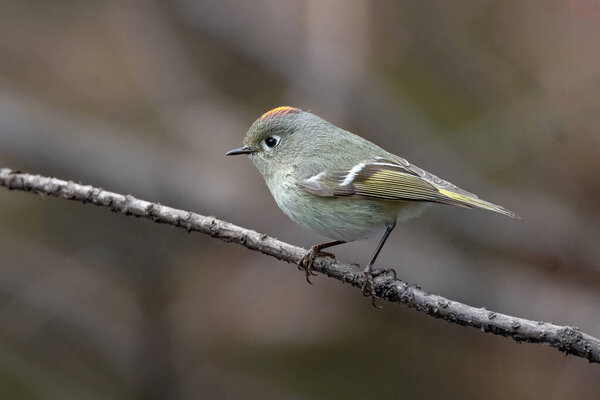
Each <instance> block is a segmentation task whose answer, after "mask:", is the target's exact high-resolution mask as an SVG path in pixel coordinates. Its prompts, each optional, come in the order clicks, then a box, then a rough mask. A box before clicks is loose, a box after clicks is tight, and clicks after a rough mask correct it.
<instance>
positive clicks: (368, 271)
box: [362, 222, 396, 307]
mask: <svg viewBox="0 0 600 400" xmlns="http://www.w3.org/2000/svg"><path fill="white" fill-rule="evenodd" d="M395 226H396V222H394V224H393V225H390V226H388V227H387V229H386V230H385V233H384V234H383V237H382V238H381V240H380V241H379V244H378V245H377V248H376V249H375V252H374V253H373V255H372V256H371V259H370V260H369V263H368V264H367V266H366V267H365V270H364V274H365V283H364V284H363V286H362V291H363V294H364V295H365V296H371V298H372V299H373V305H374V306H375V307H377V304H375V290H374V285H373V278H374V277H375V276H377V275H379V274H380V273H382V272H391V271H393V270H391V271H387V270H382V271H376V273H375V274H374V273H373V265H374V264H375V260H377V256H378V255H379V252H380V251H381V249H382V248H383V245H384V244H385V241H386V240H387V238H388V237H389V236H390V233H392V231H393V230H394V227H395ZM395 274H396V273H395V272H394V275H395Z"/></svg>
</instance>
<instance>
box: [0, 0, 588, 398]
mask: <svg viewBox="0 0 600 400" xmlns="http://www.w3.org/2000/svg"><path fill="white" fill-rule="evenodd" d="M0 6H1V7H0V10H1V12H0V161H1V162H0V166H2V167H10V168H13V169H20V170H24V171H28V172H34V173H39V174H43V175H50V176H57V177H61V178H63V179H70V180H74V181H77V182H83V183H87V184H93V185H97V186H101V187H103V188H105V189H109V190H112V191H117V192H122V193H131V194H133V195H135V196H137V197H140V198H143V199H147V200H152V201H157V202H161V203H162V204H168V205H170V206H174V207H178V208H183V209H189V210H193V211H196V212H198V213H201V214H205V215H216V216H218V217H220V218H223V219H225V220H228V221H231V222H234V223H237V224H240V225H242V226H245V227H249V228H252V229H256V230H258V231H260V232H264V233H267V234H269V235H273V236H276V237H279V238H281V239H283V240H286V241H289V242H292V243H294V244H299V245H302V246H305V247H307V246H309V245H311V244H314V243H315V242H318V241H319V240H321V239H322V238H321V237H318V236H316V235H314V234H311V233H309V232H305V231H303V230H302V229H301V228H299V227H298V226H296V225H295V224H293V223H292V222H291V221H289V220H288V219H287V218H286V217H285V216H284V215H283V213H282V212H281V211H280V210H279V209H278V208H277V207H276V205H275V203H274V201H273V200H272V198H271V196H270V194H269V192H268V190H267V188H266V187H265V185H264V183H263V181H262V178H261V177H260V175H259V173H258V172H257V171H256V170H255V169H254V167H253V166H252V165H251V163H250V161H249V160H247V159H245V158H243V157H239V158H226V157H225V156H224V153H225V151H226V150H229V149H231V148H233V147H237V146H239V145H240V143H241V140H242V137H243V136H244V134H245V131H246V129H247V127H248V126H249V125H250V124H251V123H252V121H253V120H254V119H255V118H256V117H257V116H259V115H260V114H261V113H262V112H264V111H266V110H268V109H270V108H273V107H275V106H279V105H293V106H297V107H300V108H303V109H307V110H313V111H314V112H315V113H317V114H319V115H321V116H323V117H324V118H326V119H328V120H330V121H332V122H334V123H335V124H337V125H339V126H342V127H344V128H346V129H349V130H352V131H354V132H356V133H358V134H360V135H362V136H364V137H366V138H368V139H370V140H372V141H374V142H376V143H378V144H380V145H381V146H383V147H385V148H387V149H389V150H390V151H393V152H395V153H397V154H399V155H401V156H403V157H406V158H408V159H409V160H410V161H412V162H413V163H415V164H417V165H419V166H421V167H423V168H425V169H427V170H429V171H431V172H433V173H436V174H438V175H440V176H441V177H444V178H447V179H449V180H451V181H453V182H455V183H456V184H458V185H460V186H462V187H464V188H466V189H468V190H470V191H474V192H476V193H478V194H480V195H481V196H482V197H483V198H485V199H488V200H491V201H494V202H497V203H500V204H502V205H505V206H506V207H508V208H511V209H513V210H515V211H516V212H518V213H519V214H520V215H521V216H522V217H523V219H522V220H521V221H512V220H510V219H508V218H505V217H502V216H498V215H494V214H491V213H485V212H482V211H470V210H462V209H454V208H450V207H443V206H439V207H432V208H431V210H430V211H429V212H428V213H427V214H425V215H424V216H423V217H422V218H420V219H418V220H415V221H411V222H409V223H407V224H404V225H401V226H400V227H399V228H398V229H396V231H395V232H394V234H393V235H392V237H391V239H390V241H389V242H388V245H387V246H386V248H385V249H384V251H383V252H382V255H381V256H380V258H379V264H380V265H387V266H394V267H396V269H397V271H398V275H399V276H400V277H401V278H402V279H403V280H405V281H408V282H413V283H419V284H420V285H422V286H423V287H424V288H425V289H427V290H430V291H432V292H436V293H439V294H441V295H444V296H447V297H450V298H452V299H456V300H459V301H462V302H466V303H469V304H472V305H475V306H478V307H487V308H488V309H493V310H496V311H500V312H504V313H508V314H513V315H517V316H521V317H526V318H531V319H540V320H547V321H553V322H556V323H560V324H570V325H576V326H578V327H580V328H581V329H582V330H584V331H586V332H588V333H590V334H592V335H595V336H600V313H599V311H598V310H599V309H600V245H599V242H598V240H599V238H600V226H599V222H600V179H598V172H599V170H600V132H599V128H598V127H599V123H600V106H599V104H600V40H599V38H600V2H598V1H596V0H581V1H576V0H573V1H527V2H525V1H475V0H473V1H457V2H444V1H426V2H425V1H423V2H414V1H412V2H409V1H406V2H401V1H396V2H394V1H386V0H382V1H377V2H375V1H373V2H371V1H367V0H305V1H301V0H298V1H278V0H257V1H242V0H219V1H199V0H179V1H158V0H156V1H141V0H139V1H117V0H114V1H101V2H98V1H96V2H93V1H75V0H56V1H46V0H12V1H11V0H1V1H0ZM375 243H376V240H371V241H366V242H359V243H354V244H351V245H345V246H340V247H339V248H338V249H337V250H336V253H337V254H338V256H339V257H340V258H341V259H343V260H344V261H347V262H356V263H361V264H364V263H365V262H366V261H367V257H368V254H369V253H370V252H371V251H372V249H373V247H374V246H375ZM0 254H1V258H0V260H1V261H0V398H2V399H157V400H159V399H160V400H162V399H197V398H201V397H202V398H244V399H364V398H377V399H397V398H411V399H454V398H456V399H481V398H486V399H504V398H517V399H519V398H527V399H566V398H568V399H593V398H600V383H599V381H598V376H599V373H600V367H598V366H597V365H589V364H588V363H587V362H586V361H585V360H582V359H579V358H574V357H565V356H564V355H562V354H560V353H559V352H557V351H555V350H553V349H549V348H545V347H542V346H539V345H529V344H517V343H514V342H513V341H511V340H507V339H503V338H499V337H494V336H492V335H486V334H482V333H480V332H478V331H476V330H473V329H465V328H461V327H458V326H454V325H450V324H447V323H445V322H442V321H438V320H434V319H431V318H430V317H427V316H425V315H422V314H418V313H416V312H414V311H411V310H407V309H405V308H403V307H400V306H395V305H386V306H385V308H384V309H383V310H381V311H377V310H375V309H373V308H372V307H371V304H370V301H369V300H367V299H365V298H363V297H362V296H361V295H360V293H359V292H358V291H357V290H355V289H351V288H349V287H346V286H343V285H341V284H340V283H339V282H337V281H333V280H329V279H327V278H324V277H322V276H319V277H316V278H315V279H314V280H313V281H314V285H313V286H309V285H307V284H306V282H305V281H304V277H303V275H302V273H300V272H299V271H297V270H296V268H295V267H294V266H292V265H288V264H285V263H282V262H278V261H276V260H274V259H272V258H268V257H266V256H263V255H260V254H256V253H252V252H250V251H247V250H245V249H244V248H242V247H240V246H235V245H228V244H225V243H222V242H219V241H217V240H213V239H210V238H208V237H204V236H202V235H198V234H192V235H188V234H187V233H186V232H185V231H183V230H181V229H174V228H172V227H167V226H159V225H155V224H153V223H151V222H149V221H143V220H136V219H131V218H125V217H124V216H122V215H116V214H112V213H110V212H108V211H107V210H106V209H99V208H96V207H93V206H89V205H86V206H82V205H81V204H76V203H71V202H67V201H64V200H56V199H52V198H44V197H40V196H33V195H31V194H24V193H17V192H8V191H6V190H1V191H0Z"/></svg>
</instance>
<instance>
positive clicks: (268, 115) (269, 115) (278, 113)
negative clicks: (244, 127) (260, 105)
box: [260, 106, 300, 121]
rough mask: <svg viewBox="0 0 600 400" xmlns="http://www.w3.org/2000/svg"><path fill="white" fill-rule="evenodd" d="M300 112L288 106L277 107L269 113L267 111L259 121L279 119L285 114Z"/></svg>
mask: <svg viewBox="0 0 600 400" xmlns="http://www.w3.org/2000/svg"><path fill="white" fill-rule="evenodd" d="M299 112H300V110H298V109H297V108H294V107H290V106H281V107H277V108H274V109H272V110H270V111H267V112H266V113H264V114H263V115H261V116H260V120H261V121H264V120H266V119H271V118H274V117H281V116H282V115H285V114H290V113H291V114H298V113H299Z"/></svg>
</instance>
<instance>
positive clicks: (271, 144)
mask: <svg viewBox="0 0 600 400" xmlns="http://www.w3.org/2000/svg"><path fill="white" fill-rule="evenodd" d="M280 141H281V138H280V137H279V136H277V135H273V136H269V137H268V138H266V139H265V140H263V141H262V147H263V149H265V150H267V151H271V150H273V149H274V148H275V147H277V145H278V144H279V142H280Z"/></svg>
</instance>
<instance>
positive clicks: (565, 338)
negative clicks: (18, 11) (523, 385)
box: [0, 168, 600, 363]
mask: <svg viewBox="0 0 600 400" xmlns="http://www.w3.org/2000/svg"><path fill="white" fill-rule="evenodd" d="M0 186H4V187H6V188H8V189H9V190H22V191H27V192H34V193H40V194H46V195H51V196H55V197H62V198H65V199H68V200H76V201H80V202H82V203H92V204H95V205H97V206H102V207H108V208H110V209H111V210H112V211H115V212H121V213H123V214H125V215H133V216H135V217H143V218H148V219H151V220H153V221H154V222H157V223H164V224H169V225H173V226H176V227H180V228H184V229H186V230H187V231H188V232H192V231H195V232H201V233H204V234H207V235H210V236H212V237H215V238H218V239H221V240H224V241H226V242H231V243H236V244H240V245H242V246H245V247H247V248H249V249H250V250H254V251H259V252H261V253H263V254H267V255H270V256H273V257H275V258H277V259H279V260H283V261H287V262H289V263H297V262H298V260H300V258H301V257H302V256H303V255H304V253H305V252H306V250H305V249H303V248H300V247H297V246H293V245H291V244H288V243H285V242H282V241H279V240H277V239H275V238H272V237H270V236H267V235H264V234H260V233H258V232H255V231H252V230H249V229H245V228H242V227H239V226H236V225H234V224H231V223H229V222H225V221H221V220H219V219H217V218H215V217H206V216H203V215H200V214H195V213H193V212H190V211H183V210H178V209H175V208H171V207H167V206H163V205H160V204H157V203H151V202H148V201H145V200H139V199H136V198H135V197H133V196H131V195H125V196H124V195H122V194H118V193H112V192H108V191H105V190H103V189H100V188H96V187H93V186H88V185H79V184H76V183H73V182H66V181H63V180H60V179H56V178H48V177H43V176H39V175H31V174H26V173H19V172H16V171H11V170H10V169H6V168H4V169H0ZM314 270H315V271H317V272H321V273H323V274H325V275H327V276H329V277H331V278H335V279H338V280H340V281H342V282H347V283H350V284H351V285H352V286H355V287H359V288H360V287H361V286H362V284H363V282H364V277H363V274H362V271H361V270H360V269H358V268H357V267H356V266H352V265H348V264H344V263H341V262H339V261H336V260H332V259H330V258H327V257H318V258H317V259H316V260H315V264H314ZM375 293H376V295H377V297H379V298H382V299H385V300H387V301H390V302H394V303H402V304H404V305H406V306H408V307H410V308H414V309H416V310H417V311H421V312H424V313H427V314H428V315H431V316H432V317H434V318H441V319H444V320H446V321H448V322H452V323H455V324H459V325H463V326H470V327H473V328H477V329H480V330H481V331H483V332H489V333H493V334H496V335H501V336H506V337H511V338H513V339H514V340H516V341H517V342H529V343H540V344H545V345H548V346H552V347H555V348H557V349H558V350H560V351H562V352H564V353H565V354H573V355H576V356H578V357H583V358H586V359H587V360H589V361H590V362H595V363H600V340H599V339H597V338H595V337H593V336H590V335H588V334H586V333H584V332H581V331H580V330H579V329H578V328H576V327H571V326H560V325H555V324H552V323H548V322H541V321H539V322H538V321H531V320H527V319H523V318H517V317H513V316H510V315H506V314H500V313H496V312H493V311H488V310H486V309H485V308H475V307H471V306H469V305H466V304H462V303H459V302H457V301H453V300H448V299H446V298H444V297H441V296H438V295H434V294H431V293H427V292H426V291H424V290H421V289H420V288H419V287H418V286H415V285H410V284H407V283H404V282H402V281H400V280H398V279H393V278H392V277H390V276H380V277H377V278H376V279H375Z"/></svg>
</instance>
